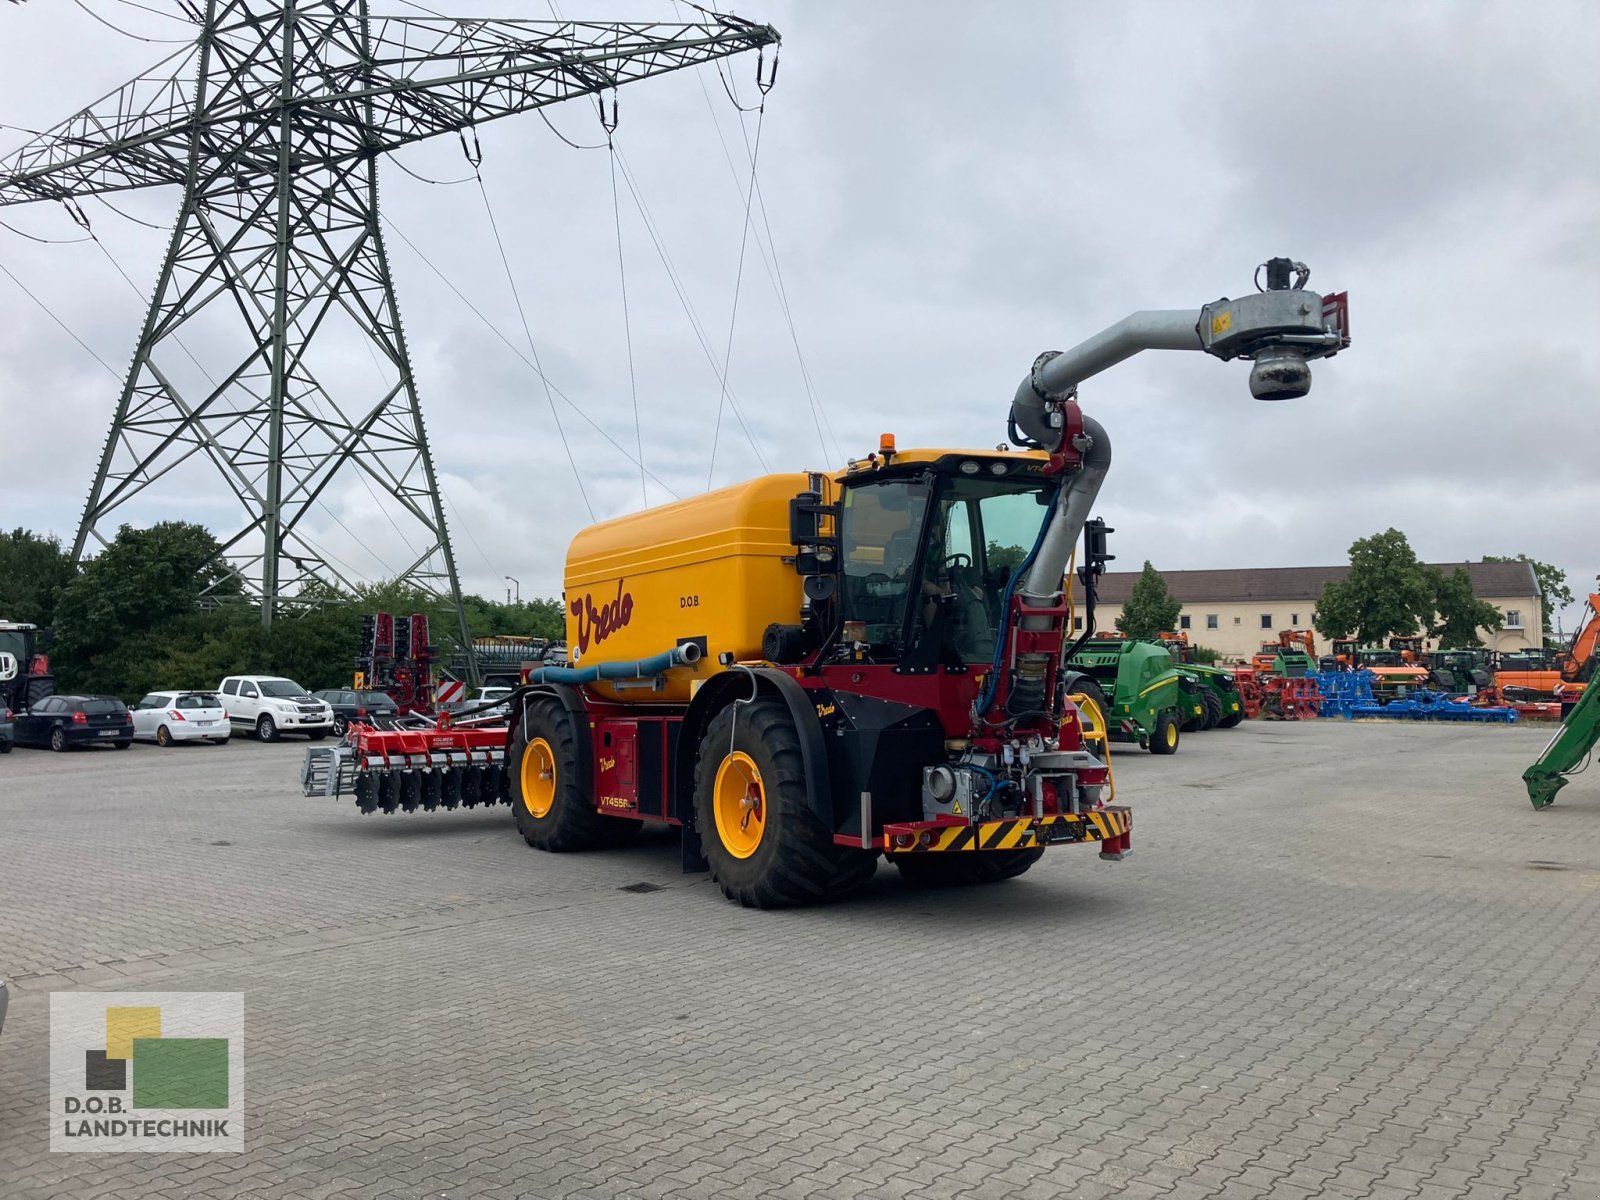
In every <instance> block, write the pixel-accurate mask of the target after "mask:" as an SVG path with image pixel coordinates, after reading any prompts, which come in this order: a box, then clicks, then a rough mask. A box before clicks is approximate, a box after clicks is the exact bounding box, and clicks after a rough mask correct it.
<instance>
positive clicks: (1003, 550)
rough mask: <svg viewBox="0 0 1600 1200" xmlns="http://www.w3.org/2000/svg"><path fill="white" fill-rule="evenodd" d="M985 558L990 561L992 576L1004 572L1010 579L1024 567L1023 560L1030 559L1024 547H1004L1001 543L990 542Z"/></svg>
mask: <svg viewBox="0 0 1600 1200" xmlns="http://www.w3.org/2000/svg"><path fill="white" fill-rule="evenodd" d="M984 557H985V558H986V559H987V560H988V563H989V571H990V573H991V574H998V573H1000V572H1004V574H1005V578H1007V579H1010V578H1011V576H1012V575H1013V574H1014V573H1015V572H1016V569H1017V568H1018V567H1020V566H1021V565H1022V560H1023V559H1025V558H1027V557H1028V551H1027V549H1026V548H1025V547H1022V546H1002V545H1001V544H1000V543H999V542H990V543H989V545H988V546H987V547H986V548H985V551H984Z"/></svg>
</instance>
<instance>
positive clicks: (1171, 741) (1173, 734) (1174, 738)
mask: <svg viewBox="0 0 1600 1200" xmlns="http://www.w3.org/2000/svg"><path fill="white" fill-rule="evenodd" d="M1177 744H1178V727H1177V726H1176V725H1168V726H1167V745H1169V746H1176V745H1177Z"/></svg>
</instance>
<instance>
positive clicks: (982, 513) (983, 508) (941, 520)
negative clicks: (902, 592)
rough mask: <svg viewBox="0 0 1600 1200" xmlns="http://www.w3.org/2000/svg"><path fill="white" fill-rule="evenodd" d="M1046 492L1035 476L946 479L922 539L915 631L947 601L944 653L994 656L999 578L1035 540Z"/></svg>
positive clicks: (971, 658) (1001, 598)
mask: <svg viewBox="0 0 1600 1200" xmlns="http://www.w3.org/2000/svg"><path fill="white" fill-rule="evenodd" d="M1048 498H1049V493H1048V492H1045V491H1043V490H1042V488H1041V485H1040V482H1039V481H1038V480H1036V479H1034V480H1019V481H1016V482H1012V481H1010V480H1000V479H995V478H992V477H989V478H984V477H977V476H971V477H969V476H955V477H952V478H950V479H949V480H947V481H946V482H945V485H944V487H943V489H942V490H941V492H940V497H939V506H938V515H937V518H936V520H935V523H934V528H933V530H932V531H931V532H930V535H929V538H928V549H927V554H926V558H925V563H924V573H923V584H922V601H923V603H922V605H921V612H920V614H919V617H920V624H921V627H922V629H923V630H927V629H930V628H931V627H932V623H933V621H934V619H935V617H936V615H937V613H938V610H939V605H940V604H941V603H944V604H945V605H947V606H948V612H947V616H946V618H945V631H944V637H943V643H944V649H945V650H946V652H949V653H953V654H955V655H957V656H959V657H960V658H961V659H962V660H964V661H966V662H987V661H989V660H990V659H992V658H993V657H994V643H995V638H996V636H997V631H998V630H999V628H1000V624H1001V618H1002V614H1003V609H1004V606H1005V603H1004V602H1005V590H1006V584H1007V583H1009V582H1010V580H1011V577H1012V575H1013V574H1015V572H1016V570H1017V568H1018V567H1019V566H1021V565H1022V561H1023V559H1025V558H1026V557H1027V556H1028V551H1029V550H1030V549H1032V547H1033V544H1034V542H1035V541H1037V540H1038V536H1039V528H1040V526H1041V524H1042V523H1043V521H1044V519H1045V516H1046V514H1047V512H1048V510H1047V508H1046V507H1045V504H1044V502H1045V501H1047V500H1048Z"/></svg>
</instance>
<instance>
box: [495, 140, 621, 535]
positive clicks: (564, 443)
mask: <svg viewBox="0 0 1600 1200" xmlns="http://www.w3.org/2000/svg"><path fill="white" fill-rule="evenodd" d="M473 141H474V143H476V141H477V138H476V135H474V138H473ZM463 144H464V143H463ZM468 161H469V162H470V161H471V160H470V159H469V160H468ZM472 171H473V174H474V175H475V176H476V177H477V180H478V194H479V195H481V196H482V197H483V211H484V212H486V213H487V214H488V215H489V230H490V232H492V233H493V234H494V244H495V246H496V247H497V248H498V249H499V251H500V265H501V266H503V267H504V268H505V272H506V282H507V283H508V284H510V285H511V298H512V300H514V301H515V302H516V305H517V316H518V317H520V318H521V319H522V334H523V336H524V337H526V338H527V339H528V352H529V353H530V354H532V355H533V365H534V368H535V369H536V370H538V372H539V380H540V382H541V383H543V384H544V398H545V400H546V401H547V402H548V403H549V405H550V418H551V420H553V421H554V422H555V424H556V433H558V434H559V435H560V436H561V448H562V449H563V450H565V451H566V453H567V462H568V463H569V464H571V466H572V478H573V479H574V480H575V481H576V482H577V484H578V495H580V496H582V497H583V506H584V507H585V508H586V509H588V510H589V520H591V521H593V520H594V519H595V517H594V505H593V504H591V503H590V502H589V492H588V490H587V489H586V488H585V487H584V486H583V474H582V472H580V471H579V470H578V460H577V458H576V457H575V456H574V455H573V453H572V443H571V442H570V441H568V439H567V431H566V429H565V428H564V427H563V426H562V424H561V413H560V411H559V410H558V409H557V408H556V401H555V397H554V396H552V395H551V394H550V381H549V380H548V379H546V378H545V374H544V367H543V365H542V364H541V363H540V362H539V348H538V347H537V346H535V345H534V344H533V330H532V329H531V328H529V326H528V312H527V309H525V308H524V307H523V305H522V293H521V292H519V291H518V290H517V280H516V277H515V276H514V275H513V274H512V272H511V260H510V258H508V257H507V256H506V244H505V242H503V241H502V240H501V238H500V225H499V222H497V221H496V220H495V219H494V208H493V207H492V206H491V205H490V204H489V189H488V188H486V187H484V186H483V174H482V172H480V171H479V170H478V164H477V163H473V164H472Z"/></svg>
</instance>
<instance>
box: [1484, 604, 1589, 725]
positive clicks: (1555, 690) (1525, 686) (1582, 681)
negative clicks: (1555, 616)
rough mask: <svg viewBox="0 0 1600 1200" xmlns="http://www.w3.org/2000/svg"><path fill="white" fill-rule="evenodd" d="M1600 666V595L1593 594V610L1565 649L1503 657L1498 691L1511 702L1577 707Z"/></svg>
mask: <svg viewBox="0 0 1600 1200" xmlns="http://www.w3.org/2000/svg"><path fill="white" fill-rule="evenodd" d="M1597 663H1600V592H1590V593H1589V607H1588V611H1587V612H1586V613H1585V614H1584V619H1583V623H1582V624H1581V625H1579V626H1578V632H1577V633H1575V634H1573V635H1572V641H1571V642H1569V643H1568V644H1567V646H1566V648H1565V649H1562V650H1552V649H1550V648H1548V647H1546V648H1544V649H1541V650H1519V651H1516V652H1515V653H1512V654H1502V655H1501V656H1500V665H1499V667H1498V668H1497V669H1496V670H1495V675H1494V683H1495V687H1497V688H1498V689H1500V692H1501V693H1502V694H1503V695H1505V696H1506V697H1507V698H1508V699H1515V700H1524V701H1528V700H1557V701H1560V703H1561V704H1562V705H1563V706H1564V707H1570V706H1571V705H1573V704H1576V703H1577V701H1578V697H1579V696H1581V695H1583V692H1584V689H1585V688H1586V687H1587V686H1588V684H1589V682H1590V680H1592V679H1593V678H1594V673H1595V666H1596V664H1597Z"/></svg>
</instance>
